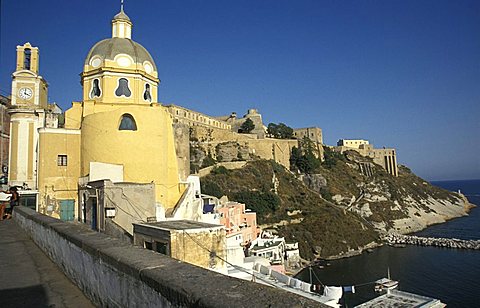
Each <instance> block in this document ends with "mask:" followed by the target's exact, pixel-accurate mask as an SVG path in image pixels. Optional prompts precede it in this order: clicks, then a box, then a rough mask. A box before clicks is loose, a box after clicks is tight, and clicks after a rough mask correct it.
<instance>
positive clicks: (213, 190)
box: [200, 181, 224, 198]
mask: <svg viewBox="0 0 480 308" xmlns="http://www.w3.org/2000/svg"><path fill="white" fill-rule="evenodd" d="M200 186H201V189H202V193H203V194H206V195H210V196H215V197H217V198H221V197H222V196H223V195H224V193H223V191H222V189H221V188H220V186H218V185H217V184H216V183H214V182H210V181H201V183H200Z"/></svg>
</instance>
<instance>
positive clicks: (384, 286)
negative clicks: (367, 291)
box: [375, 278, 398, 292]
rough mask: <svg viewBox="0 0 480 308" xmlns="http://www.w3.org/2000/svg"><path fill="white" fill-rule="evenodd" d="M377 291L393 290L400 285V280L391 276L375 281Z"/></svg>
mask: <svg viewBox="0 0 480 308" xmlns="http://www.w3.org/2000/svg"><path fill="white" fill-rule="evenodd" d="M375 283H376V284H375V291H376V292H382V291H385V290H393V289H395V288H397V287H398V281H396V280H391V279H389V278H382V279H379V280H377V281H375Z"/></svg>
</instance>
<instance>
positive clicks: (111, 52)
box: [85, 15, 157, 71]
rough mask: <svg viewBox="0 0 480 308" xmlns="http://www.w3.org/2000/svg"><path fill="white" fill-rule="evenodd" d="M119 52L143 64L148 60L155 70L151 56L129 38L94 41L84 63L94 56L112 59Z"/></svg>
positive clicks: (87, 62)
mask: <svg viewBox="0 0 480 308" xmlns="http://www.w3.org/2000/svg"><path fill="white" fill-rule="evenodd" d="M125 16H126V15H125ZM127 18H128V17H127ZM119 54H127V55H129V56H130V57H132V58H133V60H134V62H135V63H140V64H143V63H144V62H145V61H148V62H150V63H151V64H152V66H153V70H154V71H156V70H157V67H156V65H155V61H153V58H152V56H151V55H150V53H149V52H148V51H147V50H146V49H145V47H143V46H142V45H140V44H139V43H137V42H134V41H132V40H131V39H128V38H119V37H112V38H109V39H105V40H102V41H100V42H98V43H96V44H95V45H94V46H93V47H92V48H91V49H90V52H89V53H88V56H87V58H86V59H85V65H89V64H90V61H91V60H92V58H94V57H95V56H98V57H100V58H101V59H102V62H103V60H105V59H108V60H112V61H113V60H114V59H115V56H117V55H119Z"/></svg>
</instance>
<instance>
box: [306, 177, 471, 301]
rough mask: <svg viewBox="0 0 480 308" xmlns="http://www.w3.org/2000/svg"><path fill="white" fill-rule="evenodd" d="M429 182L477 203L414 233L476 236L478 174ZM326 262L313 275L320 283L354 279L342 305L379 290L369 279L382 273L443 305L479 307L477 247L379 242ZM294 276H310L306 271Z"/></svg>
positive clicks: (346, 283) (375, 277) (339, 283)
mask: <svg viewBox="0 0 480 308" xmlns="http://www.w3.org/2000/svg"><path fill="white" fill-rule="evenodd" d="M432 184H433V185H436V186H439V187H442V188H445V189H448V190H451V191H458V190H460V191H461V192H462V193H463V194H464V195H466V196H467V198H468V199H469V201H470V202H471V203H473V204H476V205H477V206H478V207H476V208H474V209H472V210H471V211H470V214H469V216H466V217H461V218H456V219H453V220H451V221H448V222H446V223H444V224H439V225H435V226H431V227H429V228H427V229H425V230H423V231H421V232H418V233H417V234H418V235H422V236H432V237H451V238H452V237H454V238H461V239H480V180H467V181H442V182H432ZM330 264H331V265H330V266H326V267H324V268H319V267H316V268H314V272H313V275H312V276H313V281H314V282H315V283H318V281H320V282H321V283H322V284H324V285H337V286H339V285H342V286H348V285H355V286H356V290H357V292H356V293H355V294H352V293H346V294H345V296H344V299H343V301H344V302H343V304H344V306H347V307H353V306H354V305H357V304H360V303H363V302H366V301H367V300H369V299H371V298H373V297H375V296H378V294H375V292H374V291H373V287H374V285H373V284H372V283H371V282H373V281H375V280H376V279H379V278H382V277H386V276H387V271H388V269H390V274H391V278H392V279H395V280H398V281H399V282H400V285H399V290H402V291H407V292H412V293H416V294H421V295H425V296H429V297H433V298H437V299H440V300H441V301H442V302H444V303H446V304H447V306H448V307H480V251H478V250H461V249H448V248H437V247H417V246H407V247H405V248H393V247H389V246H384V247H381V248H378V249H376V250H374V251H373V252H372V253H365V254H362V255H360V256H357V257H352V258H348V259H341V260H336V261H332V262H330ZM297 277H298V278H300V279H302V280H305V281H309V271H308V270H304V271H303V272H301V273H300V274H299V275H298V276H297Z"/></svg>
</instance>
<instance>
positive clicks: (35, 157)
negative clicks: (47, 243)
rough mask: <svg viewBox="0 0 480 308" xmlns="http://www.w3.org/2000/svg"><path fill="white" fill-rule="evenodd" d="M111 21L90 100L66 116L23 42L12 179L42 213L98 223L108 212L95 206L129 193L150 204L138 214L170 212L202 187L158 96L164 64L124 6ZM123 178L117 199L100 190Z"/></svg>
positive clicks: (93, 66)
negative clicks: (185, 168) (185, 163)
mask: <svg viewBox="0 0 480 308" xmlns="http://www.w3.org/2000/svg"><path fill="white" fill-rule="evenodd" d="M111 26H112V37H111V38H107V39H104V40H101V41H99V42H98V43H96V44H95V45H94V46H93V47H92V48H91V49H90V51H89V53H88V55H87V57H86V59H85V62H84V66H83V72H82V73H81V74H80V76H81V85H82V87H83V100H82V101H81V102H73V103H72V106H71V108H70V109H68V110H67V111H66V112H65V113H64V114H62V113H61V111H59V110H58V107H57V106H56V105H51V104H49V103H48V101H47V97H48V95H47V92H48V84H47V82H46V81H45V80H44V79H43V78H42V76H41V75H40V74H39V73H40V72H39V69H38V68H39V50H38V48H37V47H33V46H31V45H30V44H29V43H26V44H24V45H22V46H17V65H16V71H15V72H14V73H13V80H12V101H11V104H12V107H11V109H10V111H9V112H10V115H11V138H10V156H9V157H10V160H9V183H10V185H16V186H22V187H23V188H25V191H24V192H28V193H29V195H30V196H35V203H36V204H35V206H36V210H37V211H38V212H40V213H43V214H46V215H49V216H52V217H56V218H61V219H63V220H67V221H68V220H74V219H78V220H82V221H84V222H88V223H92V227H94V228H95V229H96V228H97V227H98V224H99V221H100V217H98V215H105V213H106V211H105V210H106V209H99V208H97V206H96V205H95V206H94V207H92V206H91V203H92V202H94V203H95V204H97V203H98V204H101V203H102V202H103V203H105V202H106V200H102V199H106V198H108V199H111V198H113V197H116V198H117V199H119V200H127V201H128V200H130V199H132V198H131V197H129V196H128V192H129V191H130V193H132V194H135V193H136V194H137V195H139V196H143V197H144V199H145V200H146V201H145V200H144V202H143V203H144V204H147V208H144V209H143V210H144V212H143V213H140V214H141V215H139V216H143V217H149V216H153V217H155V216H157V217H158V216H159V215H160V216H162V215H163V217H164V216H165V212H167V213H168V212H169V211H170V212H171V211H172V209H174V208H175V206H177V205H178V204H179V201H180V200H181V201H182V202H185V201H186V199H188V198H187V197H185V195H186V194H187V192H188V190H189V189H188V187H193V186H195V187H199V185H192V184H191V183H188V182H187V179H186V178H185V175H182V173H181V172H180V170H179V166H178V162H177V155H176V151H175V142H174V132H173V128H172V118H171V116H170V114H169V113H168V110H167V109H166V108H165V107H163V106H162V105H161V104H160V103H158V101H157V88H158V85H159V83H160V80H159V78H158V71H157V67H156V65H155V61H154V59H153V58H152V57H151V55H150V53H149V52H148V51H147V50H146V49H145V48H144V47H143V46H142V45H140V44H139V43H137V42H135V41H133V40H132V38H131V37H132V26H133V24H132V21H131V20H130V18H129V17H128V16H127V15H126V14H125V12H124V11H123V7H122V9H121V11H120V12H119V13H118V14H117V15H115V16H114V17H113V20H112V22H111ZM62 117H64V119H62ZM184 173H185V172H184ZM182 177H183V178H182ZM99 183H101V184H99ZM116 183H119V184H118V186H116V187H117V188H119V189H117V190H116V191H117V192H118V193H117V195H116V196H113V195H110V196H109V195H108V194H107V195H99V189H104V188H105V187H107V186H108V187H114V186H115V184H116ZM95 185H97V186H95ZM135 185H136V186H135ZM94 186H95V187H94ZM191 189H193V188H191ZM26 195H27V194H26ZM188 195H189V196H190V195H195V194H194V193H190V194H188ZM102 196H103V197H102ZM182 196H183V197H182ZM107 201H108V200H107ZM147 201H148V202H147ZM88 202H90V207H89V206H88V204H89V203H88ZM99 206H100V205H99ZM144 207H145V206H144ZM107 212H108V211H107ZM117 212H118V209H117ZM112 215H115V214H112Z"/></svg>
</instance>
